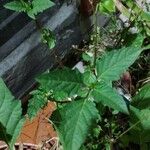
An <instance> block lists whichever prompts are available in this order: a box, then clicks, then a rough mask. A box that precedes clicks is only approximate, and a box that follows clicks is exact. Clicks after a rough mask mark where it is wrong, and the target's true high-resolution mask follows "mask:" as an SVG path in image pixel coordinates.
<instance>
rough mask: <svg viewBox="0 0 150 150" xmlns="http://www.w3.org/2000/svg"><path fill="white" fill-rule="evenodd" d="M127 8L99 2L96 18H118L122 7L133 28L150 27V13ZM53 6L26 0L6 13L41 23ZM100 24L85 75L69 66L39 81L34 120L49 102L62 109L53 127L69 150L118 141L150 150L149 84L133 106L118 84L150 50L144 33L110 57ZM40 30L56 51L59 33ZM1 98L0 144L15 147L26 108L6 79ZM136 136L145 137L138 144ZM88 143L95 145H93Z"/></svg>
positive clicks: (13, 4)
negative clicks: (103, 49) (100, 15)
mask: <svg viewBox="0 0 150 150" xmlns="http://www.w3.org/2000/svg"><path fill="white" fill-rule="evenodd" d="M124 3H125V1H122V3H121V6H124V5H123V4H124ZM119 4H120V3H119ZM125 4H126V7H127V8H126V7H122V8H123V9H120V7H118V6H119V5H118V1H116V0H102V1H100V2H99V3H98V5H97V7H96V12H95V14H96V13H97V11H100V12H103V13H104V14H107V15H108V14H111V13H114V12H115V11H116V7H117V8H118V10H119V11H120V12H121V13H123V14H124V15H125V16H127V17H128V18H129V19H130V20H131V22H133V24H131V25H130V26H129V28H130V27H132V25H137V26H138V27H139V25H141V23H139V22H140V20H139V19H141V18H142V19H143V20H144V21H146V24H148V25H149V13H147V12H146V11H145V10H143V9H141V8H140V7H139V6H138V5H137V4H136V2H133V1H131V0H127V1H126V3H125ZM53 5H54V3H53V2H51V1H50V0H43V1H41V0H32V1H24V0H20V1H13V2H10V3H7V4H6V5H5V8H7V9H10V10H14V11H17V12H25V13H27V14H28V16H29V17H31V18H32V19H36V15H37V14H38V13H40V12H43V11H44V10H46V9H47V8H50V7H52V6H53ZM133 6H134V7H133ZM132 7H133V8H132ZM128 8H132V10H133V11H134V13H133V14H132V13H130V12H129V11H128ZM137 18H138V21H137V22H136V19H137ZM96 23H97V19H96V18H95V30H94V32H95V33H94V35H93V47H92V48H91V49H92V55H91V53H90V52H89V53H88V52H87V53H86V52H85V53H83V54H82V56H83V61H85V62H86V63H85V66H84V73H81V72H80V71H79V70H77V69H74V70H72V69H70V68H66V67H64V68H62V69H56V70H53V71H50V72H49V73H44V74H42V75H40V76H39V77H37V79H36V80H37V82H38V83H39V85H40V86H39V88H38V89H36V90H35V91H32V92H31V94H32V98H31V99H30V101H29V105H28V110H27V114H28V117H29V118H30V119H33V118H34V117H35V116H36V114H37V113H38V112H39V111H40V109H42V108H43V107H44V106H45V105H47V103H48V101H53V102H55V104H56V106H57V107H56V110H55V111H54V113H53V114H52V117H51V118H50V122H52V123H53V125H54V127H55V129H56V131H57V133H58V136H59V138H60V142H61V144H62V146H63V148H64V150H78V149H95V150H97V149H111V148H112V147H113V144H116V143H117V141H118V140H120V143H119V144H123V145H122V147H124V146H125V145H127V144H129V143H130V142H132V143H137V144H139V145H140V147H141V148H145V149H146V148H147V149H149V147H148V144H147V143H149V142H150V141H149V139H150V137H149V135H150V134H149V133H150V117H149V114H150V108H149V99H150V93H149V91H150V90H149V89H150V86H149V84H146V85H144V87H142V88H141V90H140V91H139V92H138V93H137V94H136V95H135V96H134V97H133V101H132V102H131V103H127V102H126V100H125V98H124V97H122V96H121V95H120V94H119V93H118V91H117V90H116V88H115V87H114V86H113V82H114V81H117V80H119V79H120V77H121V76H122V74H123V73H124V72H125V71H126V70H127V69H128V68H129V67H130V66H131V65H132V64H133V63H134V62H135V60H136V59H137V58H138V57H139V55H140V54H141V52H143V51H144V50H146V49H148V48H149V45H148V46H146V47H144V48H143V47H142V46H143V41H144V36H143V35H141V34H138V35H137V36H136V38H135V39H134V40H133V39H132V40H133V41H130V42H127V41H126V42H127V43H126V44H125V45H123V44H122V45H123V46H122V47H121V48H118V46H116V47H115V48H113V50H111V51H110V50H109V51H107V49H106V52H105V53H103V54H101V55H99V54H98V38H99V37H98V36H99V35H98V34H100V33H99V32H98V30H97V27H96V25H97V24H96ZM37 24H38V22H37V20H36V25H37ZM129 28H128V29H129ZM142 29H145V28H142ZM39 31H40V32H41V35H42V41H43V43H46V44H47V45H48V46H49V48H50V49H51V48H53V47H54V46H55V37H54V35H53V33H52V32H51V31H50V30H49V29H45V28H41V27H40V28H39ZM125 31H128V30H125ZM146 32H147V31H146ZM147 33H148V32H147ZM120 45H121V44H120ZM120 45H119V46H120ZM0 93H2V94H0V131H1V132H0V139H1V140H4V141H6V143H7V144H8V145H9V146H10V148H12V147H13V144H14V142H15V140H16V138H17V136H18V134H19V132H20V130H21V127H22V125H23V123H24V118H23V117H22V116H21V113H22V112H21V104H20V102H19V101H12V100H13V99H14V97H13V96H12V95H11V93H10V91H9V90H8V89H7V87H6V86H5V84H4V82H3V81H2V80H0ZM7 108H9V109H7ZM4 109H5V111H4ZM120 116H121V117H122V116H123V119H124V116H125V118H127V119H125V122H123V121H122V120H123V119H122V118H121V119H122V120H121V123H122V122H123V123H124V124H125V125H122V124H121V123H120V122H119V121H120V120H119V117H120ZM135 135H138V137H139V138H136V139H135V138H134V136H135ZM87 138H89V139H90V140H91V141H90V142H89V141H88V139H87ZM119 146H120V145H119Z"/></svg>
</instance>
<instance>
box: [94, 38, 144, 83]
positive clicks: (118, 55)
mask: <svg viewBox="0 0 150 150" xmlns="http://www.w3.org/2000/svg"><path fill="white" fill-rule="evenodd" d="M138 41H139V45H138ZM142 41H143V37H142V38H140V40H139V38H137V39H136V40H135V41H134V44H132V45H131V46H130V47H124V48H121V49H118V50H114V51H111V52H108V53H106V54H105V55H103V57H102V58H101V59H100V60H97V63H96V69H97V76H98V78H99V79H103V80H105V81H113V80H118V79H119V78H120V76H121V75H122V74H123V72H124V71H125V70H127V68H128V67H129V66H130V65H132V64H133V63H134V61H135V60H136V59H137V58H138V56H139V55H140V53H141V51H142V49H140V47H141V43H142Z"/></svg>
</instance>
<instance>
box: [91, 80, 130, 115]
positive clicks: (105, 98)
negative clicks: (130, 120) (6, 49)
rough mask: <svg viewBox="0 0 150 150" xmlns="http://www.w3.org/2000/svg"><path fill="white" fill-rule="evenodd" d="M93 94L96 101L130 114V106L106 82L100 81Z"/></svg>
mask: <svg viewBox="0 0 150 150" xmlns="http://www.w3.org/2000/svg"><path fill="white" fill-rule="evenodd" d="M92 96H93V98H94V100H95V101H96V102H101V103H102V104H103V105H107V106H109V107H110V108H113V109H115V110H118V111H120V112H123V113H126V114H128V108H127V105H126V103H125V101H124V100H123V98H122V97H121V96H120V95H118V94H117V92H116V91H115V90H114V89H112V88H111V87H110V86H108V85H107V84H106V83H104V82H100V83H99V84H97V85H96V86H95V88H94V89H93V91H92Z"/></svg>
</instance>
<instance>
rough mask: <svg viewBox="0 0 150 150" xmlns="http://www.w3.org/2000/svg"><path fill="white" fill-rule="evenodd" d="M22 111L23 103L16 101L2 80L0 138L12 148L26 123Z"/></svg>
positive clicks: (0, 85)
mask: <svg viewBox="0 0 150 150" xmlns="http://www.w3.org/2000/svg"><path fill="white" fill-rule="evenodd" d="M21 115H22V109H21V102H20V101H19V100H14V97H13V96H12V95H11V93H10V91H9V90H8V88H7V87H6V85H5V84H4V82H3V80H2V79H1V78H0V125H2V126H0V130H1V132H0V137H1V138H2V137H3V139H1V140H3V141H5V142H6V143H7V144H8V145H9V146H10V148H12V147H13V144H14V143H15V142H16V139H17V137H18V135H19V133H20V131H21V128H22V126H23V123H24V118H22V117H21Z"/></svg>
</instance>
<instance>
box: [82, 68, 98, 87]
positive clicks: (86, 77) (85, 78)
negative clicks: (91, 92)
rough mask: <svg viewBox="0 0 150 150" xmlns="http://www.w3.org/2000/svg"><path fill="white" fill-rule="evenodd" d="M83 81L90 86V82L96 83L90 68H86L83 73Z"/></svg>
mask: <svg viewBox="0 0 150 150" xmlns="http://www.w3.org/2000/svg"><path fill="white" fill-rule="evenodd" d="M83 82H84V84H85V85H87V86H91V85H92V84H94V83H96V76H95V75H94V74H93V72H91V71H90V70H87V71H86V72H84V74H83Z"/></svg>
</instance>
